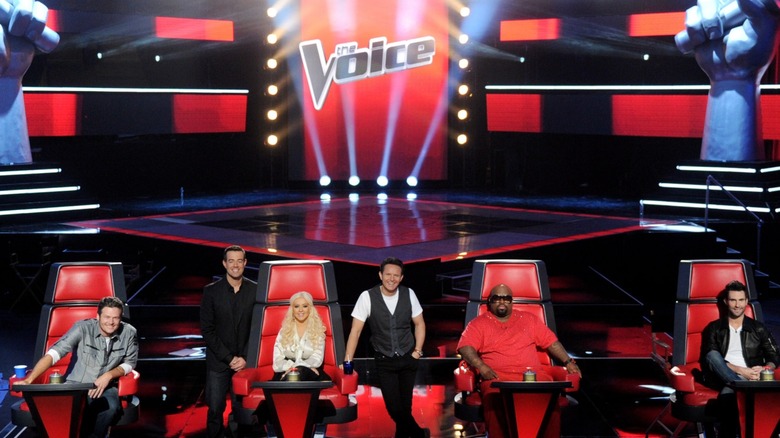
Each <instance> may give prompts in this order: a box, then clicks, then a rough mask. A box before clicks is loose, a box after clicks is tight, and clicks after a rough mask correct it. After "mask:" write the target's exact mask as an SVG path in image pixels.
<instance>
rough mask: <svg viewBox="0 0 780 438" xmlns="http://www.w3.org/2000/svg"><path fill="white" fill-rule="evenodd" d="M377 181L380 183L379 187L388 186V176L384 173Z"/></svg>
mask: <svg viewBox="0 0 780 438" xmlns="http://www.w3.org/2000/svg"><path fill="white" fill-rule="evenodd" d="M376 183H377V184H379V187H386V186H387V183H388V181H387V177H386V176H384V175H382V176H380V177H379V178H377V179H376Z"/></svg>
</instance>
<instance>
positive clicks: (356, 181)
mask: <svg viewBox="0 0 780 438" xmlns="http://www.w3.org/2000/svg"><path fill="white" fill-rule="evenodd" d="M348 181H349V185H351V186H352V187H355V186H357V185H358V184H360V177H359V176H357V175H352V176H350V177H349V180H348Z"/></svg>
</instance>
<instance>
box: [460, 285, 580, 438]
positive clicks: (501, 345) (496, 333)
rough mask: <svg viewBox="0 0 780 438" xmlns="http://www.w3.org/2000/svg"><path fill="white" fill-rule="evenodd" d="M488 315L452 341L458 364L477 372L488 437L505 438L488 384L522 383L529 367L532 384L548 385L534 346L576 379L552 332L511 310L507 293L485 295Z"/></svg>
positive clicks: (500, 408) (497, 400) (500, 406)
mask: <svg viewBox="0 0 780 438" xmlns="http://www.w3.org/2000/svg"><path fill="white" fill-rule="evenodd" d="M488 310H489V312H487V313H484V314H482V315H480V316H478V317H476V318H474V319H473V320H471V322H469V324H468V325H467V326H466V329H465V330H464V331H463V334H462V335H461V337H460V342H458V352H459V353H460V355H461V357H462V358H463V360H465V361H466V362H467V363H468V364H469V365H471V366H472V367H474V369H476V370H478V371H479V374H480V376H481V378H482V383H481V384H480V390H481V391H482V409H483V413H484V418H485V427H486V428H487V431H488V435H490V438H496V437H504V436H509V433H508V428H507V427H508V426H507V424H506V421H505V420H504V419H505V418H506V417H505V413H504V403H503V401H502V400H501V395H500V394H499V393H498V389H496V388H491V387H490V383H491V381H493V380H508V381H518V380H523V373H524V372H525V371H526V370H527V369H528V368H529V367H531V368H532V369H533V370H534V371H535V372H536V380H540V381H544V380H547V381H550V380H553V379H552V377H551V375H550V374H549V373H548V372H546V368H548V367H547V366H544V365H542V364H541V362H540V361H539V356H538V354H537V347H540V348H542V349H544V350H546V351H547V353H548V354H550V356H552V357H553V358H555V359H557V360H559V361H560V362H561V363H563V364H564V366H565V367H566V371H568V372H569V373H577V374H580V375H582V373H581V372H580V369H579V367H578V366H577V363H576V362H575V361H574V359H572V358H571V357H569V354H568V353H567V352H566V349H564V348H563V345H562V344H561V343H560V341H558V338H557V337H556V336H555V333H553V332H552V330H550V329H549V328H548V327H547V326H546V325H545V324H544V322H543V321H541V320H539V318H537V317H536V316H534V315H533V314H531V313H528V312H522V311H519V310H518V311H514V310H513V309H512V290H511V289H509V287H508V286H507V285H505V284H499V285H497V286H495V287H493V289H491V291H490V298H489V304H488Z"/></svg>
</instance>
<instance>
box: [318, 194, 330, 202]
mask: <svg viewBox="0 0 780 438" xmlns="http://www.w3.org/2000/svg"><path fill="white" fill-rule="evenodd" d="M320 201H322V202H330V193H323V194H321V195H320Z"/></svg>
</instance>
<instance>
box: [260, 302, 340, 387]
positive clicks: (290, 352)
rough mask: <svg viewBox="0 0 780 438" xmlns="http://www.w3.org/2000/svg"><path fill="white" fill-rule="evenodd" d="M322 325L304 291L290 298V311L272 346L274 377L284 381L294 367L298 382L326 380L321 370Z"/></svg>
mask: <svg viewBox="0 0 780 438" xmlns="http://www.w3.org/2000/svg"><path fill="white" fill-rule="evenodd" d="M324 356H325V325H324V324H323V323H322V319H320V315H319V313H317V310H316V309H314V301H313V299H312V296H311V294H310V293H308V292H304V291H302V292H297V293H295V294H294V295H293V296H292V297H290V308H289V309H288V310H287V314H286V315H285V317H284V320H283V321H282V328H281V329H280V330H279V334H278V335H277V336H276V342H275V343H274V377H273V379H272V380H284V379H285V378H286V377H287V374H289V373H290V371H292V369H293V368H295V369H296V370H297V371H298V373H299V380H330V377H329V376H328V375H327V374H325V373H324V372H323V370H322V362H323V358H324Z"/></svg>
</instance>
